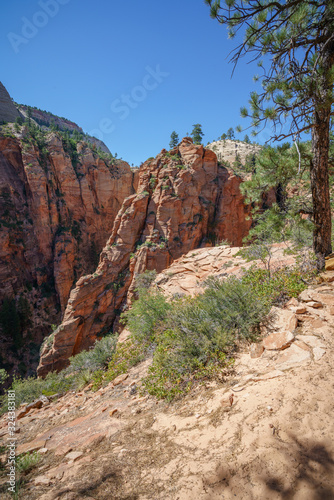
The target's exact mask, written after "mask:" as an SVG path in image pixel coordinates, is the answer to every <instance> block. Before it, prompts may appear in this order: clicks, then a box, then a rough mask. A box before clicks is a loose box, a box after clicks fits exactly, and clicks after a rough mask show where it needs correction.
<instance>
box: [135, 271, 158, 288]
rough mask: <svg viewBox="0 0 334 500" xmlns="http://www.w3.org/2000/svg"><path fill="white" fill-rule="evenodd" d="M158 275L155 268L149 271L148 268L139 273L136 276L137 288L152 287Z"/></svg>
mask: <svg viewBox="0 0 334 500" xmlns="http://www.w3.org/2000/svg"><path fill="white" fill-rule="evenodd" d="M156 276H157V272H156V271H155V270H153V271H149V270H148V269H146V271H144V272H143V273H141V274H138V276H136V278H135V286H136V290H138V291H140V290H142V289H148V288H150V286H151V284H152V283H153V281H154V280H155V278H156Z"/></svg>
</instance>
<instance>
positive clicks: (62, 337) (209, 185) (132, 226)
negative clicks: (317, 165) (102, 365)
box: [38, 138, 251, 376]
mask: <svg viewBox="0 0 334 500" xmlns="http://www.w3.org/2000/svg"><path fill="white" fill-rule="evenodd" d="M240 182H241V181H240V179H239V178H237V177H236V176H234V175H232V174H231V173H230V172H229V171H228V170H227V169H226V168H221V167H218V164H217V158H216V155H215V153H214V152H212V151H210V150H207V149H204V148H203V146H201V145H194V144H193V143H192V140H191V139H190V138H184V139H183V141H182V142H181V144H180V145H179V146H178V147H177V148H175V149H174V150H172V151H170V152H169V153H168V152H167V151H166V150H162V151H161V153H160V154H159V155H158V156H157V157H156V158H155V159H152V160H148V161H146V162H145V163H144V165H143V166H142V167H141V169H140V171H139V179H138V190H137V194H136V195H133V196H131V197H129V198H127V199H126V200H125V201H124V203H123V205H122V208H121V210H120V211H119V213H118V215H117V218H116V220H115V222H114V226H113V230H112V234H111V237H110V238H109V241H108V242H107V244H106V246H105V247H104V249H103V251H102V253H101V255H100V262H99V265H98V267H97V269H96V272H95V273H94V274H91V275H87V276H85V277H82V278H80V280H79V281H78V282H77V284H76V287H75V288H74V289H73V290H72V292H71V295H70V299H69V301H68V304H67V308H66V311H65V315H64V320H63V323H62V324H61V325H60V327H59V328H58V329H57V330H56V333H55V335H54V339H53V343H52V345H51V346H45V348H44V351H43V352H42V355H41V360H40V365H39V368H38V375H40V376H45V375H46V374H47V373H48V372H49V371H50V370H60V369H62V368H64V367H66V366H67V364H68V358H69V357H70V356H73V355H75V354H77V353H78V352H80V351H81V350H83V349H87V348H88V347H90V346H91V345H92V344H93V343H94V341H95V340H96V338H98V337H99V336H100V335H101V334H102V333H103V332H105V331H108V330H110V329H111V328H112V325H113V322H114V320H115V317H116V315H117V312H118V310H119V309H120V308H121V307H122V306H123V305H124V304H125V303H126V302H127V299H129V298H131V295H132V293H133V289H134V277H135V276H136V274H140V273H142V272H144V271H145V270H146V269H149V270H151V269H156V270H157V271H158V272H160V271H162V270H163V269H166V268H167V267H168V266H169V265H170V264H171V263H172V262H173V261H174V260H175V259H177V258H179V257H180V256H181V255H183V254H185V253H187V252H189V251H190V250H192V249H195V248H198V247H200V246H207V245H212V243H213V242H214V241H220V240H222V239H227V240H229V241H230V242H231V243H232V244H234V245H237V244H240V243H241V240H242V238H243V237H244V236H245V235H246V234H247V232H248V230H249V227H250V224H251V221H249V220H246V216H248V215H249V209H248V208H247V207H245V206H244V203H243V198H242V196H241V194H240V191H239V185H240Z"/></svg>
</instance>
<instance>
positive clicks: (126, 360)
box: [94, 338, 146, 387]
mask: <svg viewBox="0 0 334 500" xmlns="http://www.w3.org/2000/svg"><path fill="white" fill-rule="evenodd" d="M145 353H146V347H145V346H144V345H143V344H141V343H138V342H136V341H135V340H134V339H131V338H130V339H129V340H128V341H126V342H122V343H120V344H117V347H116V350H115V354H114V357H113V359H112V360H111V361H110V363H109V365H108V369H107V371H106V372H103V373H101V372H100V373H98V372H95V374H94V379H95V380H94V382H95V387H98V386H99V385H101V384H102V383H103V384H107V383H108V382H110V381H112V380H114V379H115V378H116V377H118V376H119V375H122V374H123V373H127V372H128V371H129V370H130V368H131V367H132V366H135V365H137V364H138V363H140V362H141V361H143V360H144V359H145Z"/></svg>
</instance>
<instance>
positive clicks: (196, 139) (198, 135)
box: [190, 123, 204, 144]
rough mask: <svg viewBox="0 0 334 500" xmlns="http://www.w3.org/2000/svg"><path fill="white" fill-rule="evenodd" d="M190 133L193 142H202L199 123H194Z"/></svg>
mask: <svg viewBox="0 0 334 500" xmlns="http://www.w3.org/2000/svg"><path fill="white" fill-rule="evenodd" d="M190 135H191V137H192V138H193V141H194V144H202V138H203V136H204V134H203V131H202V125H200V124H199V123H195V125H193V129H192V132H191V134H190Z"/></svg>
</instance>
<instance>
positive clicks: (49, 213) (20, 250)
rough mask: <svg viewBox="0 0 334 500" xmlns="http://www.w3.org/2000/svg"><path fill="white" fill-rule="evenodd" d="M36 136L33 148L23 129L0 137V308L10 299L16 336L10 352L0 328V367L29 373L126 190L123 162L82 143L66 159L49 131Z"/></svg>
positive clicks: (6, 331)
mask: <svg viewBox="0 0 334 500" xmlns="http://www.w3.org/2000/svg"><path fill="white" fill-rule="evenodd" d="M44 137H45V139H44V140H45V143H44V144H42V145H41V144H38V142H36V141H35V140H33V139H32V137H31V135H30V132H29V130H28V128H27V127H25V126H23V127H22V128H21V127H20V132H19V133H17V134H15V136H14V134H12V136H9V134H3V135H1V136H0V282H1V290H0V305H2V306H3V304H4V301H6V300H7V305H8V300H14V301H15V306H16V307H17V309H18V314H19V316H20V315H21V317H20V318H19V319H20V320H21V333H22V336H23V339H19V342H18V346H17V348H16V351H17V350H18V351H19V354H17V352H14V354H13V352H12V351H13V349H12V348H13V345H12V343H13V338H12V337H13V332H12V331H11V327H10V321H7V324H8V326H7V327H4V326H3V328H2V331H1V333H0V335H1V336H0V339H1V346H2V355H3V362H4V360H5V358H6V361H7V365H8V361H9V364H15V363H14V361H15V359H18V358H20V359H21V363H23V365H25V366H32V365H33V364H34V363H35V367H36V364H37V361H38V347H39V345H40V344H41V342H42V339H43V337H44V336H45V335H46V334H47V333H49V332H50V331H51V323H55V324H59V322H60V321H61V318H62V316H63V313H64V311H65V308H66V304H67V301H68V298H69V294H70V290H71V288H72V287H73V285H74V283H75V282H76V281H77V280H78V279H79V278H80V276H82V275H85V274H87V272H91V271H92V270H94V269H95V267H96V265H97V263H98V258H99V254H100V252H101V250H102V248H103V247H104V245H105V243H106V241H107V239H108V238H109V236H110V234H111V231H112V227H113V222H114V220H115V217H116V215H117V213H118V211H119V209H120V207H121V206H122V203H123V201H124V199H125V198H127V197H128V196H129V195H131V194H132V193H133V192H134V189H133V186H132V180H133V174H132V172H131V169H130V167H129V165H128V164H127V163H126V162H123V161H115V160H114V161H113V162H112V163H111V162H110V161H107V160H105V159H102V158H101V157H99V155H98V154H97V153H96V152H94V151H93V150H92V149H91V147H90V146H89V145H88V144H87V143H83V142H78V143H77V146H76V147H77V150H76V156H75V161H73V158H71V155H70V154H69V153H68V152H67V151H66V148H65V147H64V144H63V141H62V139H61V137H60V136H59V135H58V134H57V133H47V134H45V135H44ZM20 304H21V306H20ZM13 307H14V306H13ZM20 307H21V309H24V311H23V312H22V311H20ZM1 314H2V313H1ZM23 316H25V318H24V317H23ZM0 319H3V315H2V316H1V318H0ZM5 323H6V322H4V321H3V320H2V325H4V324H5ZM23 323H25V327H24V328H22V326H23ZM29 342H30V343H31V344H32V347H33V349H32V350H33V351H34V353H33V356H34V359H32V358H31V356H30V355H29ZM36 346H37V347H36ZM14 351H15V349H14ZM36 351H37V354H36ZM12 354H13V356H12ZM36 357H37V359H36ZM0 362H1V359H0Z"/></svg>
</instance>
